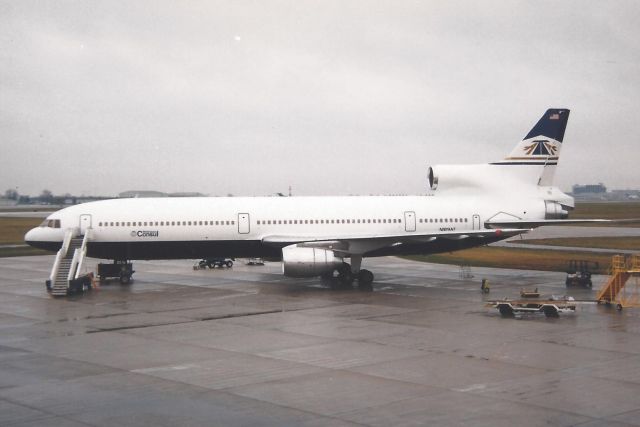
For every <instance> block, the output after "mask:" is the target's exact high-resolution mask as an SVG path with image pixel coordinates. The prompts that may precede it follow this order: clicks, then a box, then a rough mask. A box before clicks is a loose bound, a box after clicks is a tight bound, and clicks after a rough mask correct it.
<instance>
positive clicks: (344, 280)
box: [338, 271, 354, 289]
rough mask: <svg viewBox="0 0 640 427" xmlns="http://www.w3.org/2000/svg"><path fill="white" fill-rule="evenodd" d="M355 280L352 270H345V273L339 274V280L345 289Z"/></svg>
mask: <svg viewBox="0 0 640 427" xmlns="http://www.w3.org/2000/svg"><path fill="white" fill-rule="evenodd" d="M353 280H354V277H353V274H351V271H345V272H343V273H340V275H339V276H338V282H339V283H340V285H342V287H343V288H345V289H346V288H349V287H351V286H352V285H353Z"/></svg>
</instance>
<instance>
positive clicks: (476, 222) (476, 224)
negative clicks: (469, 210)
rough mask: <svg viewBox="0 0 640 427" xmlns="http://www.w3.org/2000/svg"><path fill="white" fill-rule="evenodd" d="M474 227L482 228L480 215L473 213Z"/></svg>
mask: <svg viewBox="0 0 640 427" xmlns="http://www.w3.org/2000/svg"><path fill="white" fill-rule="evenodd" d="M473 229H474V230H480V215H478V214H475V215H473Z"/></svg>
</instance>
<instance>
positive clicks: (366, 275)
mask: <svg viewBox="0 0 640 427" xmlns="http://www.w3.org/2000/svg"><path fill="white" fill-rule="evenodd" d="M358 288H359V289H360V290H363V291H372V290H373V273H372V272H370V271H369V270H360V272H359V273H358Z"/></svg>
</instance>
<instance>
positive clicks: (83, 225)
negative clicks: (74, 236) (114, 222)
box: [79, 214, 91, 235]
mask: <svg viewBox="0 0 640 427" xmlns="http://www.w3.org/2000/svg"><path fill="white" fill-rule="evenodd" d="M79 225H80V234H83V235H84V233H85V232H86V231H87V229H88V228H91V215H89V214H82V215H80V224H79Z"/></svg>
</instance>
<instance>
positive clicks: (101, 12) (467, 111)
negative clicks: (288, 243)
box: [0, 0, 640, 195]
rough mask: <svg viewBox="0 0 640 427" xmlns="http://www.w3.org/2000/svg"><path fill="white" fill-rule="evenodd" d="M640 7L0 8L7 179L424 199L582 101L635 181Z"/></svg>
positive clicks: (577, 167) (623, 178) (574, 176)
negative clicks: (446, 175) (553, 112)
mask: <svg viewBox="0 0 640 427" xmlns="http://www.w3.org/2000/svg"><path fill="white" fill-rule="evenodd" d="M639 23H640V2H639V1H615V2H608V1H582V0H575V1H566V0H565V1H504V0H501V1H420V2H418V1H387V2H380V1H362V2H357V1H351V2H350V1H344V0H340V1H335V2H332V1H317V2H304V1H300V0H295V1H255V2H250V1H245V2H242V1H228V2H224V1H202V2H195V1H193V2H188V1H180V2H178V1H175V2H162V1H157V0H153V1H131V0H127V1H113V0H109V1H77V2H75V1H23V0H20V1H18V0H16V1H2V0H0V138H1V139H0V144H1V148H2V150H1V155H0V191H1V192H4V190H6V189H9V188H16V187H18V191H19V192H20V193H22V194H31V195H37V194H39V193H40V192H41V191H42V190H43V189H45V188H47V189H49V190H51V191H53V193H54V194H62V193H66V192H69V193H73V194H85V195H115V194H117V193H119V192H121V191H125V190H133V189H135V190H142V189H153V190H159V191H166V192H175V191H199V192H202V193H206V194H210V195H226V194H227V193H233V194H235V195H266V194H273V193H275V192H287V190H288V187H289V185H291V186H292V187H293V193H294V194H295V195H331V194H336V195H346V194H397V193H403V194H420V193H424V192H425V189H426V171H427V167H428V166H429V165H432V164H449V163H474V162H475V163H486V162H490V161H494V160H498V159H501V158H502V157H504V156H505V155H507V154H508V153H509V152H510V151H511V149H512V148H513V146H514V145H515V144H516V143H517V142H518V141H519V140H521V139H522V137H524V136H525V135H526V133H527V132H528V131H529V130H530V128H531V127H532V126H533V124H534V123H535V122H536V121H537V120H538V118H539V117H540V116H541V115H542V113H543V112H544V111H545V110H546V109H547V108H548V107H563V108H570V109H571V117H570V119H569V125H568V128H567V132H566V135H565V142H564V146H563V149H562V156H561V160H560V164H559V168H558V171H557V175H556V183H557V184H558V185H559V186H560V187H561V188H563V189H565V190H567V189H570V187H571V185H572V184H574V183H597V182H603V183H604V184H605V185H607V186H608V187H609V188H640V149H639V148H638V142H639V138H638V134H639V133H640V117H639V114H640V42H639V41H640V25H639Z"/></svg>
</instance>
